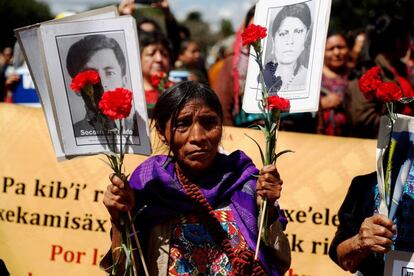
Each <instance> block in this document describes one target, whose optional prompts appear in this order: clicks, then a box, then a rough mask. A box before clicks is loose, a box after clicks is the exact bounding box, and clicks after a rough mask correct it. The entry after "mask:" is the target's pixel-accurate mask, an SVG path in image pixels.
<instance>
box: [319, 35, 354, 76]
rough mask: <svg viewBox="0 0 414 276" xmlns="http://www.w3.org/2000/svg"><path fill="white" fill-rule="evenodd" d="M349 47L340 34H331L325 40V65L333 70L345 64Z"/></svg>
mask: <svg viewBox="0 0 414 276" xmlns="http://www.w3.org/2000/svg"><path fill="white" fill-rule="evenodd" d="M348 53H349V49H348V46H347V44H346V41H345V39H344V38H343V37H342V36H341V35H332V36H330V37H328V39H327V40H326V47H325V65H326V66H328V67H329V68H331V69H333V70H335V69H339V68H343V67H344V66H346V63H347V61H348Z"/></svg>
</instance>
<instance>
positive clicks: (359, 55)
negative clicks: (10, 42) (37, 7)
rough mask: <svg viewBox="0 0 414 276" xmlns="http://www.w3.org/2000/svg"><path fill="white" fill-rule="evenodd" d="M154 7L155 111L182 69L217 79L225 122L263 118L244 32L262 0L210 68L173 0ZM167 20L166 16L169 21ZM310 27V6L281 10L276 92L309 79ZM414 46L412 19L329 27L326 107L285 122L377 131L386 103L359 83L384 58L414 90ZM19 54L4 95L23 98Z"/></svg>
mask: <svg viewBox="0 0 414 276" xmlns="http://www.w3.org/2000/svg"><path fill="white" fill-rule="evenodd" d="M153 6H154V7H156V8H159V9H160V10H161V11H162V12H163V15H164V20H165V22H158V21H156V20H154V19H152V18H147V17H140V18H138V20H137V29H138V32H139V44H140V53H141V68H142V74H143V81H144V90H145V96H146V100H147V106H148V113H149V115H150V117H151V116H152V109H153V107H154V105H155V103H156V101H157V99H158V97H159V93H160V91H158V89H157V87H156V85H154V83H153V76H154V75H156V74H157V73H160V72H163V73H165V74H166V75H167V76H168V74H171V76H173V75H179V76H180V79H179V80H184V79H188V80H196V81H199V82H202V83H205V84H207V85H210V87H211V88H212V89H213V91H215V92H216V94H217V95H218V97H219V99H220V103H221V105H222V107H223V111H224V125H230V126H241V127H244V126H248V125H250V124H251V123H252V122H254V121H258V120H260V115H258V114H247V113H245V112H244V111H243V109H242V108H241V103H242V98H243V91H244V87H245V80H246V75H247V65H248V59H249V48H248V47H247V46H242V45H241V33H242V32H243V30H244V29H245V28H246V27H247V26H248V24H249V23H252V22H253V16H254V7H252V8H251V9H250V10H249V11H248V13H247V14H246V17H245V19H244V21H243V23H242V24H241V26H240V28H239V29H238V30H237V32H236V34H235V35H233V36H232V37H231V38H230V39H229V38H227V39H226V40H227V41H226V43H223V45H225V46H221V49H220V55H216V56H215V58H214V63H212V64H209V65H210V66H209V68H207V66H206V62H205V60H206V59H207V57H203V56H202V49H201V47H200V45H199V43H198V42H197V41H196V40H195V39H194V38H192V37H191V32H190V31H189V29H188V28H187V27H185V26H184V25H182V24H180V23H179V22H178V21H177V20H176V19H175V17H174V15H173V13H172V12H171V10H170V7H169V3H168V0H163V1H160V2H157V3H155V4H153ZM136 8H137V6H136V4H135V2H134V1H132V0H122V1H121V3H120V5H119V12H120V14H133V13H134V11H135V10H136ZM286 18H287V20H286ZM289 20H290V21H292V22H290V21H289ZM160 23H164V26H165V28H163V27H161V25H162V24H160ZM310 28H311V17H310V11H309V8H308V7H307V5H302V6H301V5H292V6H286V7H285V8H284V9H282V11H281V12H279V13H278V15H277V16H276V18H275V20H274V22H273V25H272V27H271V33H269V36H270V39H269V42H268V46H271V47H268V48H269V49H272V50H271V54H269V55H268V56H269V57H266V56H265V63H266V64H265V66H264V67H265V71H264V77H265V82H266V85H267V86H268V88H269V90H270V91H272V89H276V90H278V91H285V90H287V91H289V89H290V90H292V89H293V90H295V89H299V88H301V87H303V86H304V80H306V72H307V70H308V68H307V66H308V65H307V62H306V61H307V60H306V59H307V58H308V57H307V56H308V55H309V53H306V51H308V50H306V49H309V41H310V37H311V35H310V34H311V32H312V30H311V29H310ZM298 30H299V31H298ZM289 32H291V33H292V35H294V36H295V37H294V39H290V38H289V39H288V37H290V34H289ZM276 36H277V37H276ZM288 40H290V41H288ZM229 41H230V42H232V43H229ZM291 41H294V43H291ZM413 45H414V43H413V41H412V37H411V33H410V30H409V28H408V24H407V23H406V22H404V21H403V20H400V19H395V18H392V17H391V16H383V17H380V18H378V19H377V20H376V22H374V23H373V24H372V25H370V26H367V27H366V28H365V29H359V30H354V31H349V32H348V33H346V34H345V33H339V32H336V31H334V30H329V33H328V36H327V39H326V48H325V59H324V66H323V74H322V79H321V90H320V105H319V111H318V112H313V113H298V114H284V115H283V117H282V122H281V126H280V129H281V130H286V131H295V132H306V133H318V134H325V135H336V136H352V137H364V138H376V136H377V132H378V126H379V118H380V116H381V115H382V114H384V112H385V110H384V108H383V105H382V104H381V103H379V102H378V101H376V100H375V99H366V98H364V96H363V95H362V94H361V93H360V91H359V88H358V79H359V77H360V76H361V75H362V74H363V73H364V72H365V71H366V70H367V69H369V68H370V67H372V66H374V65H379V66H380V67H381V68H382V70H383V75H384V76H385V77H386V78H387V79H389V80H394V81H397V82H398V83H399V85H400V86H401V88H402V90H403V94H404V97H412V96H413V95H414V90H413V85H414V65H413V64H414V59H413V58H412V56H413V51H414V47H413ZM284 47H287V48H289V50H290V51H291V52H292V53H293V54H292V55H283V54H280V53H282V52H283V51H284V50H283V49H284ZM17 48H18V47H17ZM12 57H13V48H12V47H6V48H4V49H3V51H2V52H1V54H0V78H1V80H0V101H2V102H18V101H19V100H18V97H17V96H16V95H17V94H16V95H15V93H14V91H15V90H16V86H17V84H18V83H19V81H21V78H22V76H21V75H19V74H18V73H17V71H16V68H15V66H16V65H15V64H16V63H15V62H12V61H13V59H12ZM210 58H211V57H210ZM276 59H277V61H276ZM275 65H276V66H275ZM26 71H27V70H26ZM32 88H33V87H32ZM14 98H16V99H14ZM23 101H33V102H35V101H38V99H37V98H36V94H35V93H34V92H33V91H32V95H31V99H29V100H28V99H24V100H23ZM397 112H398V113H403V114H406V115H413V112H414V111H413V107H411V106H410V105H404V106H402V105H401V106H399V107H398V108H397Z"/></svg>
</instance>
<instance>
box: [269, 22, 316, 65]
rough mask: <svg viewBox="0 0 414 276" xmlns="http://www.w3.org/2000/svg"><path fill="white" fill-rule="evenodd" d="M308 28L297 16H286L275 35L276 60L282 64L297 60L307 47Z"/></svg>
mask: <svg viewBox="0 0 414 276" xmlns="http://www.w3.org/2000/svg"><path fill="white" fill-rule="evenodd" d="M307 33H308V29H307V28H306V26H305V24H303V22H302V21H301V20H300V19H299V18H297V17H286V18H285V19H284V20H283V21H282V23H281V24H280V27H279V29H278V30H277V31H276V33H275V36H274V38H273V39H274V41H273V42H274V45H275V46H274V51H275V56H276V61H277V62H279V63H281V64H290V63H293V62H295V61H296V60H297V59H298V57H299V56H300V54H301V53H302V51H303V50H304V49H305V40H306V36H307Z"/></svg>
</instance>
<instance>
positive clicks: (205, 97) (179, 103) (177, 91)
mask: <svg viewBox="0 0 414 276" xmlns="http://www.w3.org/2000/svg"><path fill="white" fill-rule="evenodd" d="M192 100H200V101H202V102H203V103H204V105H205V106H207V107H209V108H211V109H212V110H213V111H214V112H216V113H217V115H218V117H219V118H220V120H221V122H223V110H222V108H221V104H220V101H219V99H218V97H217V95H216V93H214V91H213V90H211V89H210V88H209V87H208V86H207V85H205V84H202V83H199V82H195V81H183V82H180V83H177V84H176V85H174V86H172V87H170V88H169V89H168V90H166V91H165V92H164V93H162V94H161V95H160V97H159V98H158V101H157V103H156V104H155V107H154V110H153V124H154V126H155V128H156V130H157V132H158V134H159V135H160V136H162V137H164V135H165V130H166V126H167V122H168V120H169V119H171V137H170V141H171V144H172V143H173V138H174V126H175V124H176V121H177V116H178V113H179V112H180V111H181V110H182V109H183V107H184V106H185V105H186V104H187V103H188V102H190V101H192Z"/></svg>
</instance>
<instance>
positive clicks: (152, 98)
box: [138, 32, 172, 118]
mask: <svg viewBox="0 0 414 276" xmlns="http://www.w3.org/2000/svg"><path fill="white" fill-rule="evenodd" d="M138 38H139V45H140V51H141V53H140V54H141V70H142V77H143V81H144V91H145V98H146V101H147V109H148V116H149V117H150V118H151V117H152V110H153V108H154V106H155V103H156V102H157V100H158V97H159V93H160V92H159V91H158V89H157V87H154V85H153V76H154V75H157V74H159V73H165V74H166V75H168V73H169V71H170V69H171V55H172V54H171V47H170V43H169V41H168V40H167V38H166V37H165V36H164V34H162V33H160V32H151V33H148V32H139V34H138Z"/></svg>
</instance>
